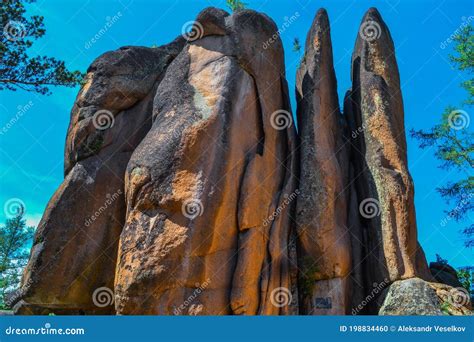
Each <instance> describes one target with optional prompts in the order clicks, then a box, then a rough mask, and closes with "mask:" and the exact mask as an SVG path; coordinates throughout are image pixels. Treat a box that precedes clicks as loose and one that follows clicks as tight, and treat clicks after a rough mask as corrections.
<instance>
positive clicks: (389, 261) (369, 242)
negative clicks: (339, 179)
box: [344, 9, 431, 294]
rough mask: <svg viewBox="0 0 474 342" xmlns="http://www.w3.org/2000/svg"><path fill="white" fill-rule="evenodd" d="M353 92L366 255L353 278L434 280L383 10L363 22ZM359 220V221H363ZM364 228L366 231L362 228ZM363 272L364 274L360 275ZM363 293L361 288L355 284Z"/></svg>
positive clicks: (354, 152)
mask: <svg viewBox="0 0 474 342" xmlns="http://www.w3.org/2000/svg"><path fill="white" fill-rule="evenodd" d="M352 82H353V86H352V89H351V90H350V91H349V92H348V94H347V95H346V100H345V108H344V112H345V114H346V119H347V122H348V126H349V129H350V132H351V134H350V135H348V138H347V139H348V142H349V143H350V145H351V155H350V163H351V170H350V174H351V175H352V176H351V177H352V178H351V180H350V182H351V183H353V184H354V185H355V193H351V196H354V197H355V198H357V200H356V201H354V204H353V205H357V206H358V210H357V209H356V208H354V207H353V208H351V210H350V212H351V215H349V221H350V222H351V230H352V239H353V246H356V247H355V250H356V252H357V253H358V254H359V257H361V262H362V263H363V264H362V265H360V266H361V267H359V265H354V266H353V272H354V273H358V274H353V280H356V279H359V281H360V280H363V281H364V284H363V285H362V287H365V291H366V294H368V293H367V292H370V291H371V290H372V284H384V285H387V284H389V283H391V282H393V281H396V280H400V279H408V278H413V277H417V276H418V277H421V278H424V279H431V276H430V275H429V271H428V268H427V264H426V260H425V257H424V254H423V251H422V250H421V247H420V246H419V245H418V241H417V228H416V217H415V208H414V189H413V181H412V179H411V176H410V174H409V172H408V166H407V154H406V140H405V128H404V113H403V101H402V96H401V90H400V79H399V73H398V67H397V63H396V59H395V51H394V45H393V42H392V38H391V36H390V33H389V31H388V28H387V26H386V25H385V23H384V22H383V20H382V19H381V17H380V14H379V13H378V11H377V10H376V9H370V10H369V11H368V12H367V13H366V15H365V16H364V18H363V20H362V23H361V27H360V29H359V35H358V37H357V40H356V44H355V48H354V53H353V56H352ZM356 216H359V217H358V218H357V217H356ZM358 223H360V226H359V227H357V226H356V225H357V224H358ZM361 272H363V276H361V274H360V273H361ZM355 285H356V288H358V289H359V290H360V288H361V286H360V284H359V283H357V284H355Z"/></svg>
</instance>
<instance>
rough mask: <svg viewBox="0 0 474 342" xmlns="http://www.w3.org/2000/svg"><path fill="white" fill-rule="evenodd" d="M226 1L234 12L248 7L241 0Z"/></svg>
mask: <svg viewBox="0 0 474 342" xmlns="http://www.w3.org/2000/svg"><path fill="white" fill-rule="evenodd" d="M226 3H227V7H229V9H230V10H231V11H232V12H235V11H241V10H243V9H245V7H247V4H246V3H244V2H243V1H241V0H226Z"/></svg>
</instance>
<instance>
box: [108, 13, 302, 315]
mask: <svg viewBox="0 0 474 342" xmlns="http://www.w3.org/2000/svg"><path fill="white" fill-rule="evenodd" d="M197 22H198V23H199V25H197V28H196V30H197V31H199V30H200V29H202V31H201V32H199V35H200V37H199V39H195V40H193V41H190V42H189V44H188V45H187V46H186V47H185V49H183V51H182V52H181V53H180V54H179V55H178V57H177V58H176V59H175V60H174V61H173V63H171V65H170V66H169V68H168V70H167V72H166V75H165V77H164V79H163V81H162V82H161V83H160V85H159V87H158V89H157V92H156V96H155V101H154V108H153V126H152V128H151V130H150V132H149V133H148V134H147V136H146V137H145V139H144V140H143V141H142V142H141V143H140V145H139V146H138V147H137V149H136V150H135V152H134V153H133V155H132V158H131V160H130V162H129V165H128V168H127V172H126V176H125V179H126V201H127V218H126V222H125V226H124V229H123V232H122V235H121V239H120V251H119V255H118V264H117V274H116V280H115V289H116V308H117V312H118V313H119V314H137V313H140V314H190V315H203V314H206V315H209V314H212V315H217V314H247V315H248V314H286V313H289V310H290V309H289V306H288V304H289V303H287V304H286V305H275V303H274V299H273V298H272V296H273V295H274V291H275V290H276V291H278V289H280V288H286V289H291V288H292V284H291V281H290V279H291V274H290V260H289V252H288V251H289V249H288V246H289V236H290V224H289V219H290V215H289V211H290V210H291V203H289V204H285V203H286V202H285V200H286V198H288V197H289V196H290V195H291V194H292V193H293V192H294V191H295V183H294V175H293V171H292V170H293V168H294V165H295V158H294V156H293V155H292V151H293V150H294V147H293V144H294V141H295V132H294V125H292V126H289V127H276V126H275V124H277V122H274V121H272V120H274V117H273V116H272V114H273V113H275V112H277V111H282V110H284V111H286V113H288V114H287V119H289V120H291V114H289V113H290V108H289V100H288V95H287V86H286V81H285V78H284V61H283V50H282V46H281V42H280V40H277V41H275V42H274V44H273V45H271V46H270V47H269V48H268V49H263V47H262V42H263V41H265V40H267V39H268V38H269V37H271V36H272V35H273V34H274V32H276V30H277V28H276V26H275V24H274V23H273V22H272V21H271V20H270V19H268V18H267V17H266V16H264V15H262V14H259V13H256V12H254V11H240V12H236V13H234V14H233V15H229V14H227V13H226V12H224V11H218V10H215V9H209V10H204V11H203V12H202V13H201V14H200V15H199V16H198V18H197ZM270 61H271V62H270ZM276 128H279V129H276ZM280 128H283V129H280ZM278 208H282V210H281V212H279V215H277V216H276V218H275V219H274V220H268V218H269V217H271V216H272V214H273V213H274V212H275V211H277V209H278Z"/></svg>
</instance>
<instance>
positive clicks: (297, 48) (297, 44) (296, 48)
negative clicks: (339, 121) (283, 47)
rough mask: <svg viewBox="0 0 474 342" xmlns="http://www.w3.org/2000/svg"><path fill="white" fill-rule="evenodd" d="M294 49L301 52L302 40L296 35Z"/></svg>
mask: <svg viewBox="0 0 474 342" xmlns="http://www.w3.org/2000/svg"><path fill="white" fill-rule="evenodd" d="M293 51H294V52H301V45H300V40H299V39H298V38H296V37H295V39H294V40H293Z"/></svg>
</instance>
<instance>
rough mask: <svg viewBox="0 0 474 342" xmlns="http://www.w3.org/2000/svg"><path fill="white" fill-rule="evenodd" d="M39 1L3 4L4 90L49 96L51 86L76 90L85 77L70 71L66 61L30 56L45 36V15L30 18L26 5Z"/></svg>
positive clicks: (0, 51)
mask: <svg viewBox="0 0 474 342" xmlns="http://www.w3.org/2000/svg"><path fill="white" fill-rule="evenodd" d="M32 2H35V0H23V1H21V0H2V3H1V4H0V18H1V21H0V23H1V27H0V30H1V32H0V34H1V44H0V90H5V89H8V90H11V91H16V90H18V89H23V90H26V91H32V92H37V93H40V94H49V93H50V91H49V87H50V86H66V87H74V86H76V85H78V84H80V82H81V80H82V78H83V75H82V74H81V73H80V72H79V71H69V70H68V69H67V68H66V65H65V63H64V62H63V61H60V60H58V59H56V58H54V57H48V56H33V57H30V56H29V55H28V53H29V48H30V47H31V46H32V45H33V41H34V40H36V39H38V38H41V37H42V36H43V35H44V34H45V32H46V31H45V28H44V24H43V17H42V16H37V15H34V16H31V17H26V16H25V13H26V9H25V6H24V4H25V3H32Z"/></svg>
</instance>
